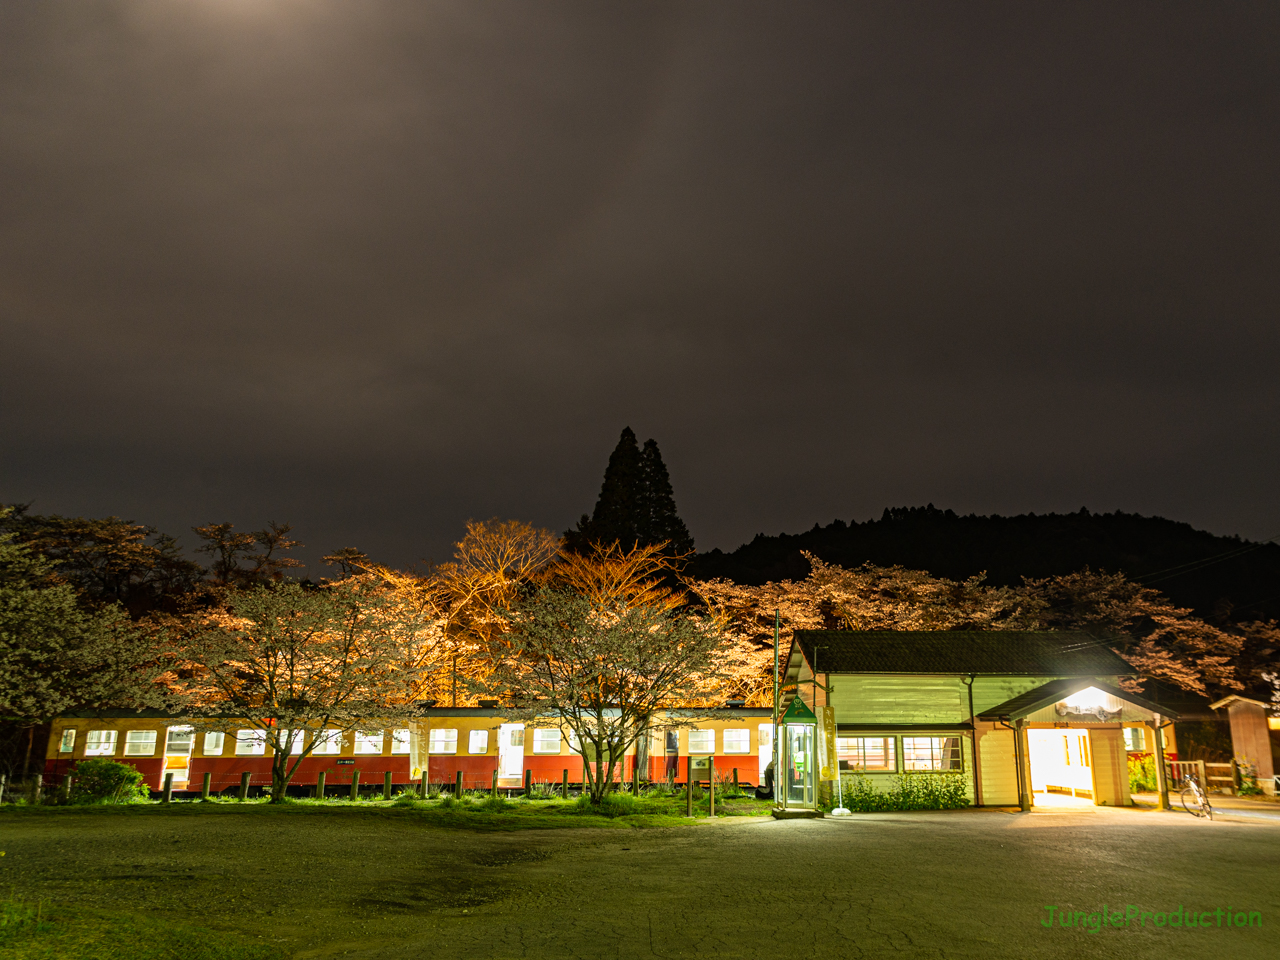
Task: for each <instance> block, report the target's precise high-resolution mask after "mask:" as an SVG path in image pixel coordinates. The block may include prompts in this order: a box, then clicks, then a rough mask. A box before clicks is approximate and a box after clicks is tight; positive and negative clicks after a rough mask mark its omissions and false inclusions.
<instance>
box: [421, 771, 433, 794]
mask: <svg viewBox="0 0 1280 960" xmlns="http://www.w3.org/2000/svg"><path fill="white" fill-rule="evenodd" d="M430 787H431V784H430V782H429V781H428V780H427V771H425V770H423V771H422V779H421V780H420V781H419V782H418V793H419V794H420V795H421V796H422V799H423V800H425V799H427V790H429V789H430Z"/></svg>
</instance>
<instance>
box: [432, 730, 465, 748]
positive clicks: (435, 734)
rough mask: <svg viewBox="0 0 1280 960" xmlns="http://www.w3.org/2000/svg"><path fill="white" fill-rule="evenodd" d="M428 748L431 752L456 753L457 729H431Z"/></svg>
mask: <svg viewBox="0 0 1280 960" xmlns="http://www.w3.org/2000/svg"><path fill="white" fill-rule="evenodd" d="M429 743H430V750H431V752H432V753H457V752H458V731H457V730H432V731H431V740H430V741H429Z"/></svg>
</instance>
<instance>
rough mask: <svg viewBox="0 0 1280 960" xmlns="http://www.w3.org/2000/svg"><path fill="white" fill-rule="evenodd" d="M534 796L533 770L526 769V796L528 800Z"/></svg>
mask: <svg viewBox="0 0 1280 960" xmlns="http://www.w3.org/2000/svg"><path fill="white" fill-rule="evenodd" d="M531 796H533V771H532V770H525V772H524V798H525V799H526V800H528V799H529V798H530V797H531Z"/></svg>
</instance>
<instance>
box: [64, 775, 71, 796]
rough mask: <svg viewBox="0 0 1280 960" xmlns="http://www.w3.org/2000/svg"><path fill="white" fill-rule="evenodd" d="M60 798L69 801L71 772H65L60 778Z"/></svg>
mask: <svg viewBox="0 0 1280 960" xmlns="http://www.w3.org/2000/svg"><path fill="white" fill-rule="evenodd" d="M62 799H63V801H64V802H66V803H70V802H71V774H69V773H68V774H67V775H66V776H65V777H63V778H62Z"/></svg>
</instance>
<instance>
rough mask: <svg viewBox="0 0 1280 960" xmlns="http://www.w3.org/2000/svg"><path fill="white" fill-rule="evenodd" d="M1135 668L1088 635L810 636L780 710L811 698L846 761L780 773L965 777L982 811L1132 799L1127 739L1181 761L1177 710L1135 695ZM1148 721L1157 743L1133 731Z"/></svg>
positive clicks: (882, 782) (803, 636) (800, 647)
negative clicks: (1047, 801) (1052, 799)
mask: <svg viewBox="0 0 1280 960" xmlns="http://www.w3.org/2000/svg"><path fill="white" fill-rule="evenodd" d="M1134 674H1135V671H1134V670H1133V668H1132V667H1131V666H1130V665H1129V664H1128V663H1127V662H1126V661H1125V660H1124V659H1123V658H1121V657H1120V656H1118V655H1117V654H1116V653H1115V652H1113V651H1112V650H1111V649H1110V648H1109V647H1108V646H1107V644H1106V641H1105V640H1103V639H1099V638H1097V637H1094V636H1091V635H1090V634H1087V633H1083V632H1066V631H1056V632H1051V631H1015V630H1003V631H994V630H993V631H956V630H949V631H839V630H799V631H796V634H795V637H794V639H793V641H792V645H791V649H790V652H789V654H788V656H787V658H786V663H785V674H784V677H783V689H784V691H786V692H785V693H784V694H783V696H782V698H781V704H780V708H781V709H782V710H784V711H785V710H789V709H790V707H791V704H792V701H793V700H795V699H799V700H802V701H804V704H805V706H806V707H807V708H808V709H809V710H812V711H813V714H814V716H815V721H814V728H815V731H822V730H829V731H830V732H831V736H830V737H829V739H830V740H834V753H835V755H836V757H837V758H838V764H832V763H829V762H828V763H826V764H824V763H823V762H821V759H819V760H818V761H817V762H814V761H812V760H810V761H809V762H807V763H804V764H802V767H801V768H799V769H797V770H791V769H789V768H788V769H784V770H782V771H780V774H781V776H780V780H781V783H782V784H786V783H789V782H794V781H796V780H797V778H804V777H805V776H808V777H809V778H817V779H818V780H828V779H829V780H834V779H835V777H836V772H835V771H836V770H837V769H838V770H839V771H840V772H843V773H859V774H862V775H865V776H866V777H868V778H869V779H870V780H871V782H872V786H873V787H875V788H878V789H887V788H888V786H889V784H890V783H891V782H892V780H893V778H895V777H899V776H906V777H909V776H912V775H916V774H955V775H959V777H961V778H962V781H963V783H964V787H965V792H966V794H967V795H968V797H969V799H970V801H971V802H972V803H974V804H975V805H977V806H1015V805H1017V806H1021V807H1022V808H1023V809H1030V807H1031V806H1032V804H1033V803H1035V802H1036V801H1035V798H1036V796H1037V795H1040V796H1041V797H1042V798H1047V797H1048V796H1049V795H1058V796H1064V797H1074V798H1079V799H1081V800H1087V801H1091V802H1092V803H1094V804H1098V805H1107V806H1128V805H1131V804H1132V800H1131V799H1130V796H1129V778H1128V767H1127V757H1128V750H1127V749H1126V746H1127V743H1128V744H1131V743H1133V742H1134V741H1135V740H1141V741H1142V742H1150V743H1152V744H1153V745H1154V750H1153V753H1155V755H1156V756H1157V757H1160V756H1161V755H1169V756H1171V758H1173V759H1176V752H1174V751H1175V745H1174V743H1173V742H1172V730H1173V725H1172V721H1173V720H1174V719H1176V714H1175V713H1174V712H1173V711H1172V710H1169V709H1166V708H1163V707H1161V706H1160V705H1159V704H1157V703H1153V702H1151V701H1149V700H1146V699H1144V698H1142V697H1140V696H1137V695H1135V694H1132V693H1129V692H1128V691H1126V690H1124V689H1123V688H1122V687H1121V684H1122V683H1123V681H1125V680H1126V679H1129V678H1132V677H1133V676H1134ZM793 712H794V711H793ZM1144 729H1145V730H1149V731H1151V734H1152V735H1151V736H1150V737H1149V738H1146V737H1142V738H1140V737H1134V736H1132V735H1131V734H1129V735H1127V734H1126V730H1131V731H1133V732H1134V733H1137V732H1140V731H1143V730H1144ZM824 739H827V738H823V737H822V736H818V737H817V738H816V741H817V742H816V744H815V745H816V746H817V748H818V750H819V751H821V750H822V749H823V748H824V747H826V744H825V743H823V740H824ZM787 755H788V754H787V753H786V752H784V754H783V757H780V759H784V758H785V757H786V756H787ZM1156 767H1157V771H1158V776H1159V779H1160V780H1161V781H1163V779H1164V777H1163V770H1164V765H1163V763H1159V762H1158V763H1157V764H1156ZM824 773H825V774H826V775H825V776H824V775H823V774H824ZM1161 787H1162V792H1164V790H1165V789H1166V788H1167V785H1166V784H1164V783H1163V782H1161ZM819 793H821V787H820V785H819V788H818V790H817V791H813V790H806V789H803V788H801V789H798V790H793V791H791V795H792V797H794V798H796V799H800V798H807V797H810V796H816V795H817V794H819ZM793 805H794V804H793Z"/></svg>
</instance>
